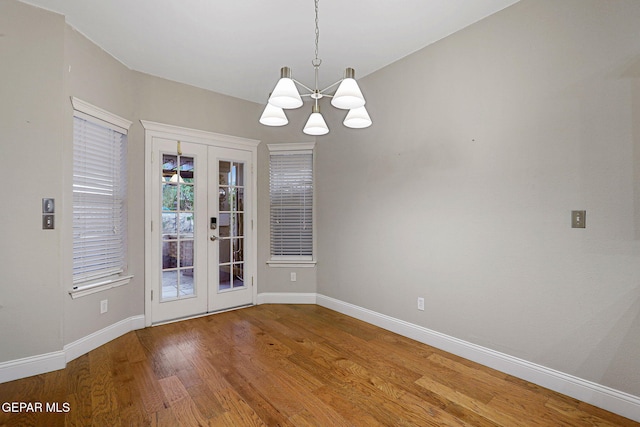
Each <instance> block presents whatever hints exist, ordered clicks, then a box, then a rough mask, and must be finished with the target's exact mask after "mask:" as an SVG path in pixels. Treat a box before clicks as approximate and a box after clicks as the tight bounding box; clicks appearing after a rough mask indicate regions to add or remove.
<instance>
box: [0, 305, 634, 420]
mask: <svg viewBox="0 0 640 427" xmlns="http://www.w3.org/2000/svg"><path fill="white" fill-rule="evenodd" d="M0 400H2V401H3V402H32V403H34V402H42V403H43V404H44V403H46V402H49V403H51V404H55V405H68V406H67V408H68V409H69V411H68V412H66V413H65V412H63V411H61V412H55V411H48V412H44V411H43V412H40V413H38V412H26V411H23V412H19V413H11V412H6V411H3V412H0V427H2V426H11V427H14V426H54V427H55V426H60V427H62V426H65V427H68V426H100V427H102V426H135V427H138V426H144V427H146V426H149V427H159V426H171V427H175V426H187V427H188V426H216V427H218V426H234V427H237V426H283V427H293V426H438V427H441V426H456V427H458V426H474V427H513V426H516V427H517V426H524V427H529V426H554V427H556V426H569V427H571V426H604V427H611V426H623V427H640V423H636V422H634V421H631V420H628V419H626V418H623V417H621V416H619V415H615V414H611V413H609V412H607V411H605V410H602V409H599V408H595V407H593V406H590V405H588V404H586V403H584V402H580V401H577V400H575V399H572V398H569V397H567V396H563V395H560V394H558V393H554V392H552V391H550V390H547V389H544V388H542V387H539V386H536V385H534V384H531V383H528V382H526V381H523V380H520V379H518V378H514V377H510V376H509V375H506V374H504V373H501V372H497V371H495V370H492V369H490V368H487V367H485V366H480V365H477V364H475V363H473V362H471V361H468V360H465V359H462V358H460V357H457V356H454V355H451V354H448V353H446V352H443V351H441V350H438V349H435V348H432V347H429V346H426V345H423V344H421V343H418V342H416V341H413V340H411V339H408V338H406V337H402V336H399V335H396V334H394V333H391V332H388V331H385V330H383V329H380V328H377V327H375V326H372V325H369V324H366V323H364V322H361V321H359V320H355V319H352V318H349V317H347V316H344V315H341V314H339V313H336V312H333V311H331V310H328V309H325V308H323V307H319V306H314V305H262V306H257V307H251V308H246V309H242V310H237V311H232V312H226V313H220V314H216V315H212V316H206V317H201V318H198V319H192V320H187V321H183V322H176V323H171V324H167V325H162V326H157V327H152V328H146V329H142V330H139V331H135V332H131V333H128V334H125V335H123V336H122V337H119V338H117V339H115V340H113V341H111V342H109V343H107V344H105V345H104V346H102V347H99V348H97V349H95V350H93V351H91V352H90V353H88V354H86V355H84V356H80V357H78V358H77V359H75V360H73V361H71V362H69V363H68V365H67V368H66V369H64V370H61V371H56V372H51V373H47V374H42V375H37V376H34V377H30V378H25V379H22V380H18V381H12V382H8V383H4V384H0ZM53 407H54V406H52V407H51V408H53ZM59 407H61V408H63V407H64V406H59Z"/></svg>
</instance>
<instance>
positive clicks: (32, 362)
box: [0, 351, 65, 383]
mask: <svg viewBox="0 0 640 427" xmlns="http://www.w3.org/2000/svg"><path fill="white" fill-rule="evenodd" d="M64 367H65V357H64V351H54V352H52V353H46V354H39V355H37V356H31V357H25V358H22V359H16V360H10V361H8V362H2V363H0V383H6V382H9V381H13V380H19V379H20V378H26V377H30V376H33V375H39V374H44V373H47V372H52V371H57V370H58V369H64Z"/></svg>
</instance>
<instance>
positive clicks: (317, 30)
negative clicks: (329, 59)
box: [311, 0, 322, 68]
mask: <svg viewBox="0 0 640 427" xmlns="http://www.w3.org/2000/svg"><path fill="white" fill-rule="evenodd" d="M318 1H319V0H315V10H316V52H315V53H316V57H315V58H314V60H313V61H311V64H312V65H313V66H314V67H316V68H317V67H319V66H320V64H321V63H322V59H320V58H318V43H319V40H320V26H319V25H318V23H319V19H318Z"/></svg>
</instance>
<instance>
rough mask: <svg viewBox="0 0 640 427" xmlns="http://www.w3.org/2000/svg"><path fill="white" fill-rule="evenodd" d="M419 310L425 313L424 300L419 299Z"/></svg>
mask: <svg viewBox="0 0 640 427" xmlns="http://www.w3.org/2000/svg"><path fill="white" fill-rule="evenodd" d="M418 310H420V311H424V298H418Z"/></svg>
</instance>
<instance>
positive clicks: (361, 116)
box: [342, 105, 371, 129]
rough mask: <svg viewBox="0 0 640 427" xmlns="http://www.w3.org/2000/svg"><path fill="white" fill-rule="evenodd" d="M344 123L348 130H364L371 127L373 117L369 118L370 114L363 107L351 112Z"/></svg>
mask: <svg viewBox="0 0 640 427" xmlns="http://www.w3.org/2000/svg"><path fill="white" fill-rule="evenodd" d="M342 123H343V124H344V125H345V126H346V127H348V128H352V129H363V128H367V127H369V126H371V117H369V113H368V112H367V109H366V108H364V105H363V106H362V107H358V108H354V109H351V110H349V112H348V113H347V117H345V118H344V122H342Z"/></svg>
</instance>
